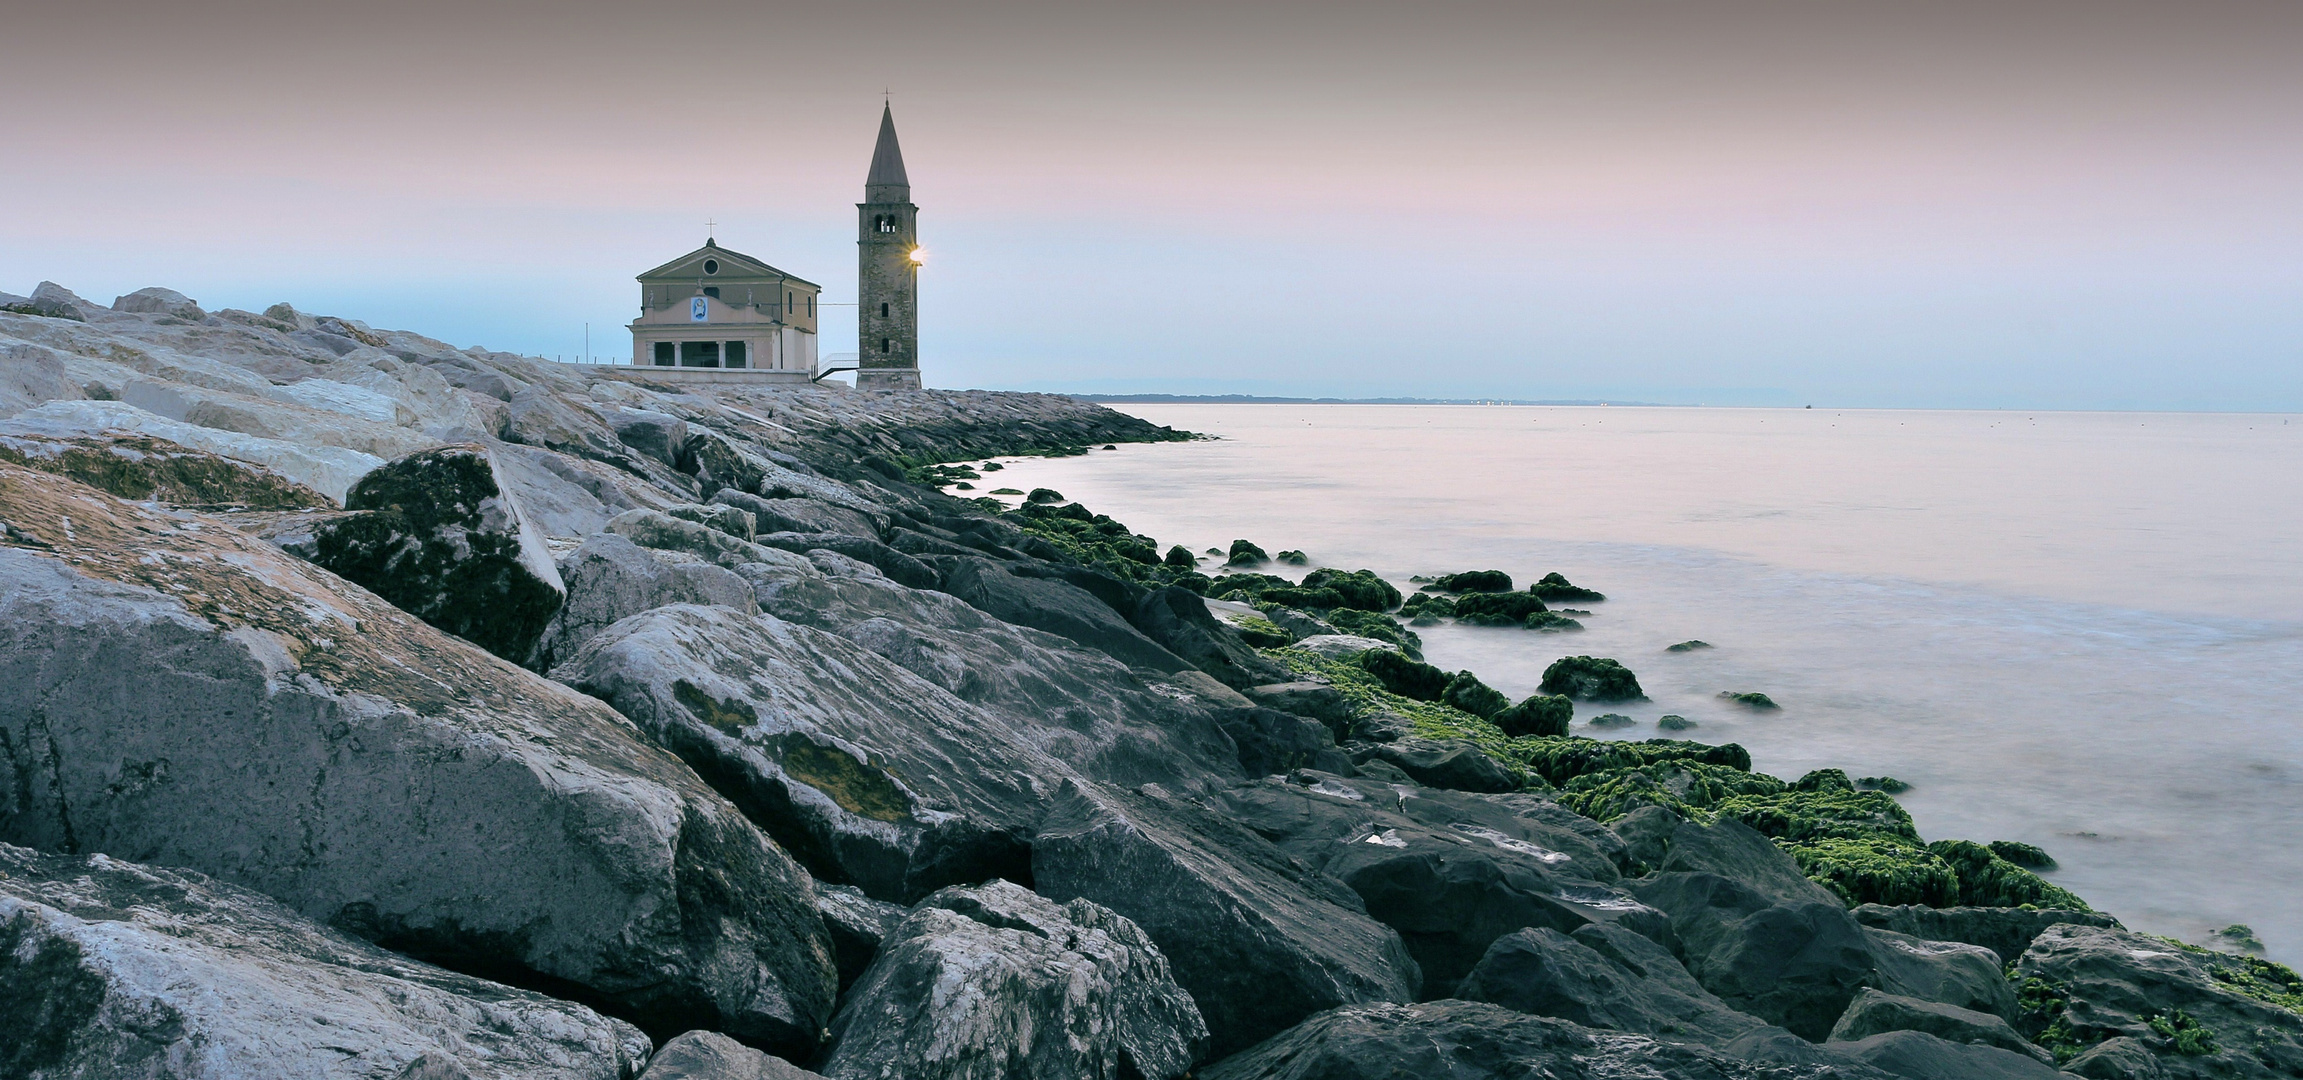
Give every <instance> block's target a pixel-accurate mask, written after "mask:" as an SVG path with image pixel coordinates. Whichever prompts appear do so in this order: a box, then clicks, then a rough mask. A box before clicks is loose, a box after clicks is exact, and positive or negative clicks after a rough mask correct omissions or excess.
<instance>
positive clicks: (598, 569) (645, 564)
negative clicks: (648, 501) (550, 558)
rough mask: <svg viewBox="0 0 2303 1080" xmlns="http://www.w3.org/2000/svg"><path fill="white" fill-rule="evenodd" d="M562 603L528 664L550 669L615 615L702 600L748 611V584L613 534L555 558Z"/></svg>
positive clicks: (718, 569)
mask: <svg viewBox="0 0 2303 1080" xmlns="http://www.w3.org/2000/svg"><path fill="white" fill-rule="evenodd" d="M559 575H560V581H561V583H562V584H563V585H564V586H565V587H566V589H567V591H568V598H567V602H566V603H564V604H562V605H561V606H560V610H559V611H558V612H556V613H555V614H554V615H553V616H552V622H551V625H550V626H549V627H547V628H546V629H545V631H544V634H543V637H542V639H541V640H539V641H538V642H537V643H536V651H535V656H534V658H533V660H532V662H530V663H529V664H528V666H529V667H530V668H531V669H534V670H537V671H549V670H551V669H552V667H553V666H554V665H556V664H559V663H561V662H563V661H565V660H567V659H568V658H570V657H572V656H574V655H575V654H576V650H577V649H578V648H579V647H580V646H582V645H583V643H584V642H586V641H589V640H591V639H592V637H593V636H595V635H597V634H598V633H599V632H600V631H602V630H605V629H607V628H608V627H609V626H611V625H613V624H615V622H616V621H617V620H619V619H624V618H627V617H630V616H633V615H638V614H640V613H641V612H644V611H652V610H654V609H656V608H660V607H664V606H666V605H670V604H706V605H714V606H718V607H725V608H730V609H733V610H735V611H741V612H747V613H748V612H753V611H757V610H759V604H758V603H757V602H756V601H755V600H754V599H753V597H752V587H751V585H750V584H749V583H747V582H746V581H745V580H744V579H743V578H741V577H738V576H736V574H735V573H734V572H733V571H730V570H728V569H726V568H724V567H720V566H715V565H713V564H711V563H707V562H702V561H695V562H689V561H679V560H675V559H673V558H669V557H666V556H662V555H657V554H654V553H651V552H649V551H648V550H646V549H644V548H641V547H640V546H638V545H636V544H634V543H632V542H631V541H629V540H626V539H624V538H623V537H621V536H618V535H616V534H614V533H601V534H600V535H597V536H594V537H592V538H591V539H588V540H586V541H584V546H582V547H580V548H577V549H576V550H575V551H573V552H570V553H569V555H568V557H567V558H565V559H562V560H560V562H559Z"/></svg>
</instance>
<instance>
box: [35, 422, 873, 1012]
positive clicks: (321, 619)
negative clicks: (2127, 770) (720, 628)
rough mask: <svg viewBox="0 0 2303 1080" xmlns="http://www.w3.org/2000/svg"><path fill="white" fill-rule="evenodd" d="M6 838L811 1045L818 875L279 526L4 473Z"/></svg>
mask: <svg viewBox="0 0 2303 1080" xmlns="http://www.w3.org/2000/svg"><path fill="white" fill-rule="evenodd" d="M0 519H4V520H6V521H7V522H8V523H9V526H10V528H9V530H8V534H7V536H6V538H5V541H4V545H5V546H0V790H9V791H14V792H18V793H19V795H18V797H16V798H14V799H11V800H9V801H8V802H6V803H4V804H0V840H5V841H7V842H11V843H20V844H26V845H29V846H32V847H36V848H42V849H45V850H50V851H57V852H66V853H85V852H103V853H106V854H110V855H113V856H115V857H119V858H128V859H134V860H137V861H141V862H156V863H163V864H166V865H173V866H185V867H191V868H195V869H199V870H201V871H203V872H207V873H211V874H214V875H216V876H217V877H220V878H223V879H225V880H227V881H230V882H233V883H236V884H239V885H244V886H247V887H250V888H254V889H256V890H258V891H261V892H264V893H267V894H269V895H271V896H274V897H276V898H278V899H280V900H282V901H284V902H286V903H287V904H289V905H290V906H291V907H293V908H295V909H296V910H298V911H301V912H303V913H304V914H306V915H308V916H311V917H313V918H317V919H320V920H322V921H324V922H329V923H331V924H334V925H338V926H341V927H344V928H346V929H349V930H351V931H353V932H354V933H356V934H358V935H360V936H362V937H367V938H370V939H371V940H377V941H380V942H382V943H384V944H387V945H389V946H391V947H393V948H397V949H401V950H403V951H407V952H410V953H412V954H415V955H418V956H420V957H423V958H425V959H429V960H433V961H435V962H438V963H442V964H444V965H446V966H450V967H460V968H464V969H467V970H486V971H489V972H491V973H500V977H520V978H529V977H534V978H538V979H542V980H553V981H555V983H554V984H555V985H558V986H560V987H562V988H563V989H565V990H566V991H567V992H570V993H575V994H579V995H582V996H583V997H584V998H585V999H586V1000H587V1001H596V1002H598V1003H600V1004H601V1005H602V1006H603V1007H604V1008H607V1009H609V1010H610V1011H613V1012H616V1013H618V1014H619V1015H624V1016H627V1017H630V1018H634V1019H637V1020H638V1021H639V1022H641V1024H642V1026H644V1027H650V1028H653V1029H655V1030H659V1031H664V1029H665V1028H667V1027H668V1028H670V1030H669V1031H664V1033H665V1034H671V1033H673V1032H676V1031H680V1030H686V1028H688V1027H691V1026H694V1024H695V1023H697V1022H708V1023H710V1024H711V1025H712V1026H715V1027H718V1028H720V1029H721V1030H725V1031H728V1032H730V1033H733V1034H736V1035H738V1036H740V1037H742V1038H745V1039H747V1040H751V1041H755V1042H759V1043H763V1044H768V1045H776V1046H784V1047H787V1048H790V1049H792V1050H794V1051H795V1052H805V1050H806V1049H807V1048H808V1047H809V1046H810V1045H812V1043H813V1041H814V1038H815V1036H816V1033H817V1032H818V1031H819V1030H820V1029H821V1027H822V1023H823V1021H824V1020H825V1019H827V1018H828V1017H829V1015H830V1012H831V1004H832V993H833V986H834V974H833V969H832V961H831V956H830V950H829V946H828V943H827V940H826V938H825V935H824V930H823V926H822V922H821V920H820V919H819V918H818V917H817V916H816V914H815V912H814V910H813V907H812V904H811V901H810V899H809V894H810V890H811V888H812V883H811V882H810V880H809V879H808V876H807V874H806V873H805V872H804V871H802V870H800V869H799V867H797V866H796V865H794V864H793V863H792V862H791V861H790V860H789V859H788V858H786V857H785V855H784V854H783V853H782V852H781V851H779V850H778V849H777V848H776V847H775V846H774V845H772V844H770V843H769V842H768V841H767V839H766V838H765V837H763V836H762V835H760V833H759V832H758V831H757V830H756V829H755V828H753V827H752V826H751V824H750V823H748V822H746V821H745V820H744V819H743V818H742V816H741V815H740V814H739V813H737V811H736V809H735V808H734V807H732V806H730V805H728V803H727V802H726V801H724V800H722V799H721V798H719V797H718V796H717V795H715V794H713V793H712V792H711V791H710V789H708V788H706V787H705V786H704V785H703V784H702V783H701V782H700V781H699V780H698V779H697V778H696V777H695V775H694V774H693V773H692V772H691V771H689V770H688V769H687V768H686V767H685V766H684V765H682V764H680V763H679V761H678V760H677V759H676V758H674V757H672V756H671V755H670V754H668V753H666V752H665V751H663V750H660V749H658V748H656V747H654V746H651V745H649V744H647V743H646V742H644V741H643V740H642V739H641V738H640V737H639V735H638V733H637V732H635V731H633V730H632V729H631V727H630V725H629V724H628V723H627V722H626V721H625V720H624V719H623V718H622V717H619V716H617V715H616V714H615V713H614V712H613V711H611V710H609V709H608V708H607V707H606V706H604V705H602V704H600V703H598V702H596V701H593V700H592V699H590V698H586V697H583V696H582V695H579V694H577V693H575V692H573V691H570V690H568V689H567V688H565V687H562V686H560V685H558V684H555V683H551V682H548V681H546V680H543V679H540V678H538V677H536V676H533V675H531V674H529V673H527V672H525V671H522V670H520V669H518V668H516V667H513V666H512V665H510V664H507V663H504V662H502V661H499V660H497V659H495V658H493V657H490V656H488V655H487V654H485V653H483V652H481V651H480V650H478V649H475V648H473V647H471V646H470V645H468V644H465V643H463V642H461V641H458V640H456V639H454V638H450V637H448V636H446V635H444V634H441V633H440V632H438V631H436V630H434V629H432V628H430V627H428V626H425V625H424V624H422V623H421V622H418V621H416V620H415V619H414V618H412V617H410V616H408V615H407V614H405V613H403V612H401V611H399V610H398V609H396V608H393V607H391V606H389V605H387V604H385V603H383V602H382V601H381V600H379V599H377V598H375V597H374V596H372V595H370V594H368V593H366V592H362V591H359V590H346V589H344V588H343V586H342V584H341V583H340V582H339V581H337V579H335V578H332V577H329V576H328V575H326V574H324V573H322V572H320V571H318V570H316V569H314V568H312V567H310V566H309V565H307V564H305V563H302V562H300V561H298V560H296V559H293V558H291V557H289V556H287V555H286V554H284V553H281V552H280V551H278V550H277V549H274V548H272V547H270V546H268V545H265V544H263V543H261V542H258V541H255V540H252V539H249V538H246V537H242V536H240V535H238V534H235V533H232V532H230V531H229V530H225V529H220V528H217V527H214V526H213V525H205V526H203V524H202V523H201V522H199V521H197V520H194V519H190V518H185V517H176V516H168V515H164V514H160V513H157V512H153V511H148V510H144V509H140V508H137V507H134V506H131V505H129V504H126V503H122V502H119V501H117V500H114V499H112V498H111V497H109V496H105V495H103V494H101V493H99V492H96V491H95V490H94V489H91V488H87V487H82V486H80V485H76V484H73V483H71V482H69V481H66V480H62V479H60V478H57V477H52V476H48V475H46V474H42V473H35V472H29V471H26V470H22V469H16V468H12V467H7V466H0Z"/></svg>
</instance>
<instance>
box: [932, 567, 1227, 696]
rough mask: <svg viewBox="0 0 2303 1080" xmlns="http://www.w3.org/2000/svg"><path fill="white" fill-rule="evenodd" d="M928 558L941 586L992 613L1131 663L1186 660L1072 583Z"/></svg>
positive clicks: (1157, 666)
mask: <svg viewBox="0 0 2303 1080" xmlns="http://www.w3.org/2000/svg"><path fill="white" fill-rule="evenodd" d="M929 561H930V562H931V563H933V565H934V566H935V567H936V569H937V570H939V571H941V573H942V579H943V580H942V588H943V590H944V591H945V592H948V593H950V594H952V595H953V596H956V597H959V598H960V599H962V600H965V601H967V602H968V603H969V604H971V605H973V606H974V607H975V608H977V609H978V610H980V611H982V612H984V613H985V614H987V615H990V616H992V617H993V618H996V619H999V620H1002V621H1004V622H1010V623H1014V624H1016V625H1018V626H1029V627H1031V628H1032V629H1034V630H1045V631H1047V632H1048V633H1051V634H1056V635H1059V636H1062V637H1067V638H1070V639H1071V640H1073V641H1076V642H1079V643H1080V644H1082V645H1085V646H1087V647H1089V648H1091V649H1098V650H1101V651H1102V652H1104V653H1106V654H1108V655H1110V656H1111V657H1113V658H1114V659H1116V660H1119V661H1120V662H1121V663H1124V664H1129V665H1131V666H1136V667H1145V668H1150V669H1151V670H1153V671H1182V670H1183V669H1185V668H1188V667H1191V666H1192V665H1191V664H1190V663H1189V662H1187V661H1185V660H1184V659H1183V658H1181V657H1179V656H1177V655H1176V654H1174V653H1172V652H1169V651H1167V650H1166V649H1164V648H1161V647H1160V646H1159V644H1158V643H1157V642H1154V641H1153V640H1152V639H1150V638H1148V637H1145V636H1144V633H1143V631H1141V630H1138V629H1136V628H1135V627H1134V626H1133V625H1131V624H1129V622H1128V621H1127V620H1126V619H1123V618H1121V617H1120V614H1119V612H1117V611H1114V610H1112V608H1111V605H1109V604H1106V603H1104V602H1103V601H1102V600H1099V599H1097V598H1096V596H1095V594H1093V593H1090V592H1088V591H1087V590H1085V589H1082V588H1080V587H1079V586H1077V585H1073V584H1071V583H1069V582H1065V581H1055V580H1050V579H1047V578H1038V577H1024V576H1019V575H1017V574H1014V573H1011V572H1010V571H1009V570H1008V568H1007V567H1005V566H1002V565H1001V564H999V563H996V562H993V561H992V560H990V559H986V558H981V557H977V556H959V555H934V556H929Z"/></svg>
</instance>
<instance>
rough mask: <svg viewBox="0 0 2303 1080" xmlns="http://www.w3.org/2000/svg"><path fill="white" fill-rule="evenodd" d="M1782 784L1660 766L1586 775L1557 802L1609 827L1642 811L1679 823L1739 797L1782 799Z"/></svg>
mask: <svg viewBox="0 0 2303 1080" xmlns="http://www.w3.org/2000/svg"><path fill="white" fill-rule="evenodd" d="M1782 791H1783V781H1781V780H1778V779H1776V778H1775V777H1772V776H1769V775H1767V774H1766V773H1755V772H1749V771H1746V770H1743V769H1736V768H1731V767H1728V766H1724V765H1712V764H1707V763H1704V762H1700V761H1663V762H1654V763H1651V764H1646V765H1635V766H1629V767H1622V768H1613V769H1603V770H1598V771H1595V772H1588V773H1585V774H1583V775H1581V776H1578V777H1575V778H1573V779H1571V780H1569V781H1568V782H1566V783H1565V784H1562V785H1560V795H1559V802H1560V805H1562V806H1565V807H1567V808H1568V809H1570V810H1573V811H1575V812H1576V813H1579V814H1582V815H1583V816H1585V817H1588V818H1592V819H1593V820H1596V821H1613V820H1615V819H1616V818H1619V817H1622V816H1623V815H1625V814H1628V813H1630V812H1632V811H1633V810H1637V809H1639V808H1640V807H1642V806H1661V807H1663V808H1665V809H1667V810H1670V811H1671V812H1672V813H1675V814H1678V815H1679V816H1681V817H1683V818H1690V819H1694V820H1698V821H1702V820H1708V819H1709V818H1710V817H1711V814H1710V811H1711V809H1712V808H1713V807H1715V806H1718V805H1720V804H1721V803H1723V802H1726V801H1728V800H1732V799H1735V798H1738V797H1752V798H1765V797H1769V796H1774V795H1778V794H1781V793H1782Z"/></svg>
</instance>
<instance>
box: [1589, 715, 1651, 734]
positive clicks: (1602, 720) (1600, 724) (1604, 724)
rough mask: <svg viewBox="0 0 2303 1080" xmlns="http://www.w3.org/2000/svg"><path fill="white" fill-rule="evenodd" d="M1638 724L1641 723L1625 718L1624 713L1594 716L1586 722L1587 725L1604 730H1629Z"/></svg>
mask: <svg viewBox="0 0 2303 1080" xmlns="http://www.w3.org/2000/svg"><path fill="white" fill-rule="evenodd" d="M1638 722H1639V721H1637V720H1633V719H1632V718H1630V717H1628V716H1625V715H1623V714H1622V713H1613V712H1611V713H1601V714H1599V715H1598V716H1594V717H1592V718H1591V719H1590V720H1587V721H1585V723H1588V724H1590V725H1591V726H1592V727H1595V728H1600V729H1602V730H1610V729H1614V728H1627V727H1630V726H1631V725H1633V724H1636V723H1638Z"/></svg>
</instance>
